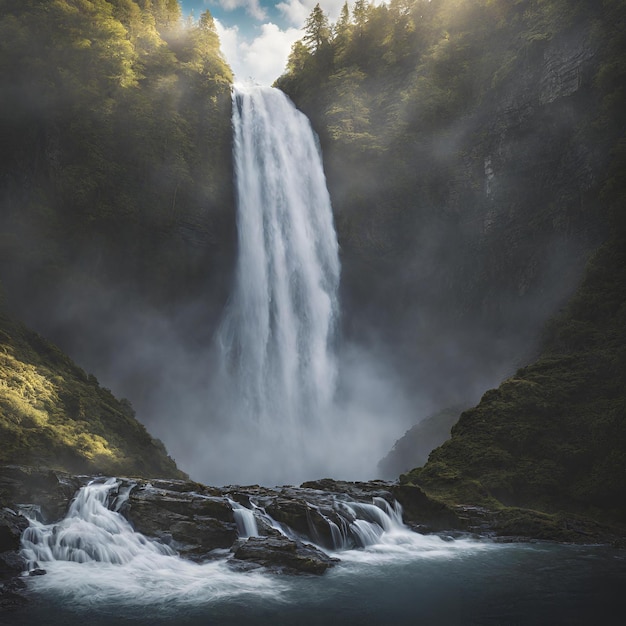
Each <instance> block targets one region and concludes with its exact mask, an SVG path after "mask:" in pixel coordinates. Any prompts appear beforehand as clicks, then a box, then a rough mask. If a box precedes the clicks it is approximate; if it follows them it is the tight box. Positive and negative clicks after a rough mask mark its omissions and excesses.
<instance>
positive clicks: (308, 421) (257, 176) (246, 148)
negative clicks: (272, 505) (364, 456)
mask: <svg viewBox="0 0 626 626" xmlns="http://www.w3.org/2000/svg"><path fill="white" fill-rule="evenodd" d="M233 130H234V165H235V178H236V198H237V227H238V258H237V267H236V277H235V285H234V288H233V292H232V294H231V298H230V302H229V304H228V306H227V309H226V312H225V315H224V317H223V320H222V323H221V326H220V328H219V330H218V334H217V343H218V347H219V352H220V357H221V363H222V366H221V372H220V375H219V376H218V382H217V386H218V387H219V391H218V393H217V394H216V395H221V397H222V402H221V403H220V412H221V413H222V415H224V414H226V415H227V418H226V419H227V420H228V425H227V426H226V428H227V429H230V441H229V442H228V444H227V447H229V448H232V449H233V450H234V451H235V450H236V451H237V452H239V453H240V454H241V451H242V450H243V451H244V453H243V454H242V455H241V456H245V459H243V461H244V463H242V462H241V461H242V459H237V463H236V464H235V465H236V467H233V470H232V472H231V474H230V476H231V477H232V476H234V480H246V479H247V480H253V481H261V482H268V481H269V482H272V481H278V480H285V478H286V477H287V476H289V477H291V479H292V480H293V477H297V476H303V477H304V476H307V475H308V476H311V475H315V474H311V473H308V474H307V470H309V472H310V471H311V468H312V466H315V465H318V466H322V464H321V463H320V459H321V457H323V451H322V450H321V449H320V448H319V447H318V446H316V445H315V443H316V442H319V441H322V440H327V439H328V438H329V437H330V436H331V433H332V419H333V418H332V410H331V407H332V403H333V397H334V394H335V388H336V379H337V364H336V356H335V346H334V340H335V334H336V328H337V316H338V312H339V307H338V302H337V289H338V285H339V273H340V266H339V257H338V246H337V237H336V234H335V230H334V226H333V215H332V209H331V204H330V198H329V195H328V191H327V189H326V181H325V177H324V171H323V167H322V161H321V156H320V152H319V147H318V145H317V141H316V137H315V135H314V133H313V131H312V129H311V126H310V124H309V121H308V119H307V118H306V117H305V116H304V115H303V114H302V113H300V112H299V111H298V110H297V109H296V108H295V107H294V106H293V104H292V103H291V102H290V101H289V100H288V98H287V97H286V96H285V95H284V94H283V93H282V92H281V91H279V90H277V89H272V88H269V87H258V86H243V87H241V86H240V87H236V88H235V90H234V92H233ZM220 428H222V426H220ZM252 441H253V442H254V445H246V442H252ZM221 443H224V442H223V440H221ZM237 456H239V455H237V454H236V453H235V454H234V457H237ZM232 461H233V458H230V459H228V458H226V459H223V458H220V463H221V467H222V468H223V467H224V465H225V464H226V465H228V464H229V463H230V464H231V465H232ZM244 464H245V468H246V473H245V475H241V474H238V471H237V470H238V468H239V469H241V467H242V466H243V465H244ZM240 476H241V478H240ZM230 480H233V478H230ZM213 482H215V481H213Z"/></svg>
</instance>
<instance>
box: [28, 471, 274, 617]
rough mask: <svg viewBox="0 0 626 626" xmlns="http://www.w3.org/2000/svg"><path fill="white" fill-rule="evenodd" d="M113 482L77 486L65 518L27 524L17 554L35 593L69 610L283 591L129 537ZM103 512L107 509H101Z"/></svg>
mask: <svg viewBox="0 0 626 626" xmlns="http://www.w3.org/2000/svg"><path fill="white" fill-rule="evenodd" d="M119 485H120V483H119V481H117V480H116V479H115V478H110V479H108V480H106V481H105V482H93V483H91V484H89V485H87V486H85V487H83V488H82V489H81V490H80V491H79V492H78V494H77V495H76V498H75V499H74V501H73V502H72V504H71V506H70V508H69V511H68V513H67V515H66V517H65V518H64V519H63V520H61V521H60V522H58V523H56V524H43V523H41V522H39V521H37V520H36V519H32V518H31V519H30V527H29V528H27V529H26V530H25V531H24V533H23V535H22V556H23V557H24V558H25V560H26V561H27V563H28V566H29V569H30V570H33V569H38V568H41V569H43V570H45V571H46V572H47V574H46V575H45V576H36V577H34V578H32V579H31V581H32V585H33V586H34V588H35V589H37V590H39V591H42V592H53V593H54V596H55V598H56V599H57V600H59V599H63V598H64V597H67V599H68V600H69V601H71V603H75V604H77V605H87V606H90V605H93V606H96V605H102V606H106V605H109V604H110V606H111V607H112V608H114V609H115V608H116V607H118V606H119V605H128V606H145V607H148V606H151V607H152V609H153V610H156V609H157V607H167V606H169V605H172V607H176V606H178V607H180V606H181V605H183V606H184V605H197V604H201V603H204V604H206V603H211V602H214V601H216V600H219V599H220V598H223V597H228V598H230V597H235V596H239V595H241V594H253V595H254V596H256V597H258V596H267V597H278V596H279V595H280V593H281V592H282V591H283V589H284V586H283V585H281V583H280V581H276V580H271V579H270V578H269V577H268V576H265V575H263V574H261V573H258V572H248V573H242V572H237V571H233V570H232V569H231V568H229V567H228V565H227V564H226V561H225V559H220V560H216V561H210V562H208V563H203V564H198V563H193V562H191V561H187V560H184V559H182V558H180V557H179V556H177V555H176V553H175V551H174V550H172V549H171V548H170V547H169V546H166V545H164V544H162V543H159V542H158V541H155V540H152V539H149V538H147V537H145V536H144V535H142V534H141V533H138V532H135V531H134V530H133V528H132V526H131V525H130V523H129V522H128V521H127V520H126V519H125V518H124V517H123V516H122V515H121V514H120V513H118V512H117V510H116V509H118V508H119V507H120V506H121V503H122V501H123V499H124V494H122V498H121V499H120V498H119V497H118V498H114V494H115V493H116V491H117V489H118V487H119ZM109 507H111V508H109Z"/></svg>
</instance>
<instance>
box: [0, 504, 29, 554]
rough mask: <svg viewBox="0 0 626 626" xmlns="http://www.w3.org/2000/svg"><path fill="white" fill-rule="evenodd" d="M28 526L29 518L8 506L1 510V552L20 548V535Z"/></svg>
mask: <svg viewBox="0 0 626 626" xmlns="http://www.w3.org/2000/svg"><path fill="white" fill-rule="evenodd" d="M27 527H28V520H27V519H26V518H25V517H23V516H22V515H18V514H17V513H16V512H15V511H13V510H12V509H10V508H8V507H6V508H3V509H2V510H0V552H6V551H9V550H18V549H19V547H20V537H21V536H22V532H23V531H24V529H26V528H27Z"/></svg>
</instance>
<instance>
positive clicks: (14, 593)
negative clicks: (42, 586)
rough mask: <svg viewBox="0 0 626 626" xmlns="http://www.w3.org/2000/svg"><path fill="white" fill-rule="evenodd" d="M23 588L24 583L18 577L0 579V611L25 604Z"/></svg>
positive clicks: (24, 586)
mask: <svg viewBox="0 0 626 626" xmlns="http://www.w3.org/2000/svg"><path fill="white" fill-rule="evenodd" d="M25 588H26V585H25V584H24V581H22V580H21V579H20V578H11V579H10V580H0V611H2V612H4V611H11V610H15V609H18V608H19V607H21V606H23V605H24V604H26V602H27V599H26V597H25V596H24V595H23V593H22V592H23V591H24V589H25ZM0 623H4V622H0Z"/></svg>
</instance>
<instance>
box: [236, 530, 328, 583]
mask: <svg viewBox="0 0 626 626" xmlns="http://www.w3.org/2000/svg"><path fill="white" fill-rule="evenodd" d="M234 558H235V559H237V560H240V561H252V562H254V563H257V564H259V565H262V566H264V567H267V568H269V569H270V570H271V571H274V572H280V573H289V574H294V573H297V574H299V573H305V574H323V573H324V572H325V571H326V570H327V569H328V568H329V567H332V566H333V565H335V564H336V563H338V562H339V559H336V558H333V557H330V556H328V555H327V554H325V553H324V552H322V551H321V550H320V549H319V548H316V547H315V546H312V545H311V544H306V543H302V542H300V541H295V540H293V539H288V538H287V537H282V536H279V537H250V538H249V539H247V540H246V541H245V542H244V543H242V544H241V545H239V546H238V547H237V548H236V549H235V551H234Z"/></svg>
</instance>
